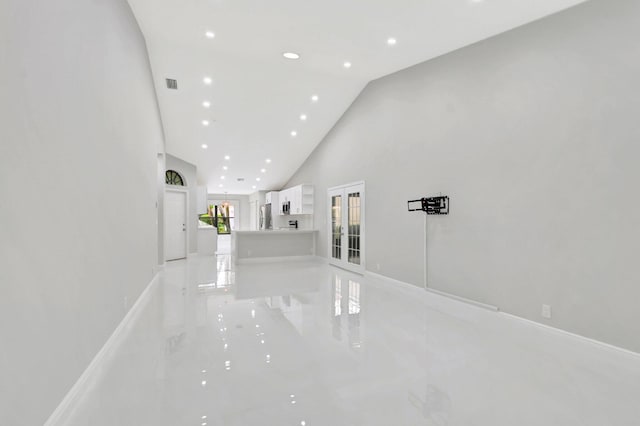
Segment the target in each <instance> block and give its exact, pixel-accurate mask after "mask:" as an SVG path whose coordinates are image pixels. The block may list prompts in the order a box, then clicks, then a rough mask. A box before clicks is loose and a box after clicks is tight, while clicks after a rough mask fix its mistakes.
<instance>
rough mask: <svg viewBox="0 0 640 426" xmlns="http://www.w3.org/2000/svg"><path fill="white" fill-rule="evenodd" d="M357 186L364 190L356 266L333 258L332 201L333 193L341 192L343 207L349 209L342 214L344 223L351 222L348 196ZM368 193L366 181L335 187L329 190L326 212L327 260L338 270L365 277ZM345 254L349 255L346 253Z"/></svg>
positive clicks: (361, 199) (361, 191) (362, 192)
mask: <svg viewBox="0 0 640 426" xmlns="http://www.w3.org/2000/svg"><path fill="white" fill-rule="evenodd" d="M355 186H362V189H361V190H360V203H361V206H360V264H359V265H356V264H353V263H349V262H348V261H346V260H343V259H340V260H336V259H334V258H333V256H332V254H333V253H332V239H333V229H332V223H331V220H332V217H331V215H332V210H331V208H332V205H331V203H332V201H331V197H332V195H331V193H332V192H336V191H339V192H341V197H342V198H341V200H342V206H344V205H345V203H346V205H347V209H343V210H344V211H343V212H342V213H341V214H342V215H343V216H342V220H343V221H347V222H348V220H349V217H348V214H349V213H348V202H349V201H348V195H347V191H348V190H349V189H350V188H352V187H355ZM366 192H367V186H366V183H365V181H364V180H361V181H357V182H352V183H348V184H345V185H339V186H334V187H331V188H328V189H327V207H328V211H327V212H326V214H328V217H327V216H325V217H327V240H328V241H327V242H328V244H327V259H328V263H329V264H330V265H333V266H336V267H338V268H341V269H344V270H345V271H349V272H354V273H356V274H359V275H364V273H365V272H366V270H367V261H366V252H367V250H366V235H367V221H366V216H367V214H366V210H367V196H366ZM343 223H344V222H343ZM346 229H347V232H348V227H347V228H346ZM345 241H347V242H348V235H347V238H345ZM342 248H343V249H346V250H348V249H349V248H348V247H344V246H343V247H342ZM345 253H347V252H346V251H345Z"/></svg>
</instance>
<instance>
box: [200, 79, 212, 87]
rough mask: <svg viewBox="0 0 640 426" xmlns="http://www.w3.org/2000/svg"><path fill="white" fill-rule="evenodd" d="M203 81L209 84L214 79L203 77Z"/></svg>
mask: <svg viewBox="0 0 640 426" xmlns="http://www.w3.org/2000/svg"><path fill="white" fill-rule="evenodd" d="M202 82H203V83H204V84H206V85H207V86H209V85H211V83H213V79H212V78H211V77H205V78H203V79H202Z"/></svg>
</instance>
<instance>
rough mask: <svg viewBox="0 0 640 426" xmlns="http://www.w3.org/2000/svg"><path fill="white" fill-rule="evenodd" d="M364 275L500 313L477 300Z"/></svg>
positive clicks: (379, 275) (370, 274)
mask: <svg viewBox="0 0 640 426" xmlns="http://www.w3.org/2000/svg"><path fill="white" fill-rule="evenodd" d="M364 275H365V276H370V277H372V278H377V279H380V280H384V281H389V282H391V283H394V284H397V285H400V286H402V287H403V288H404V289H405V290H407V289H411V290H412V291H415V290H419V291H420V292H424V291H426V292H428V293H433V294H437V295H438V296H442V297H446V298H448V299H453V300H457V301H458V302H463V303H467V304H469V305H473V306H477V307H479V308H482V309H486V310H488V311H493V312H498V311H499V309H498V307H497V306H493V305H489V304H487V303H482V302H477V301H475V300H471V299H467V298H465V297H461V296H456V295H455V294H450V293H446V292H444V291H440V290H434V289H432V288H426V289H425V288H424V287H420V286H417V285H413V284H409V283H407V282H404V281H400V280H396V279H395V278H391V277H387V276H386V275H381V274H376V273H375V272H371V271H366V272H365V274H364Z"/></svg>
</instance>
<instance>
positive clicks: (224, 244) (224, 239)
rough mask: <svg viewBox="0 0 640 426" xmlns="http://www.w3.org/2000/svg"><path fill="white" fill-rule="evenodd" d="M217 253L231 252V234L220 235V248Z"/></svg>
mask: <svg viewBox="0 0 640 426" xmlns="http://www.w3.org/2000/svg"><path fill="white" fill-rule="evenodd" d="M216 254H218V255H223V254H231V235H229V234H222V235H218V249H217V251H216Z"/></svg>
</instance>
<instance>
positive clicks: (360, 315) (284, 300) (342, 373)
mask: <svg viewBox="0 0 640 426" xmlns="http://www.w3.org/2000/svg"><path fill="white" fill-rule="evenodd" d="M639 401H640V357H636V356H633V355H631V354H625V353H622V352H618V351H614V350H610V349H608V348H605V347H602V346H599V345H595V344H592V343H589V342H585V341H582V340H579V339H575V338H573V337H570V336H566V335H562V334H560V333H555V332H551V331H548V330H545V329H542V328H540V327H537V326H535V325H531V324H528V323H525V322H522V321H519V320H515V319H513V318H510V317H507V316H505V315H502V314H500V313H495V312H490V311H486V310H483V309H480V308H476V307H473V306H470V305H466V304H463V303H460V302H456V301H453V300H450V299H446V298H442V297H440V296H436V295H431V294H427V293H425V292H422V291H420V290H417V289H416V290H412V289H403V288H399V287H398V286H397V285H395V284H392V283H387V282H385V281H381V280H376V279H371V278H363V277H361V276H357V275H351V274H349V273H347V272H344V271H341V270H339V269H335V268H333V267H330V266H326V265H322V264H317V263H291V264H286V265H283V264H278V265H274V264H270V265H269V264H267V265H242V266H241V267H237V268H236V267H235V266H234V265H232V263H231V261H230V258H229V256H228V255H222V256H218V257H217V258H214V257H197V258H191V259H189V260H186V261H177V262H172V263H170V264H168V265H167V267H166V269H165V271H164V272H163V273H162V276H161V279H160V282H159V283H158V285H156V286H155V287H154V288H153V290H152V294H151V297H150V298H149V300H148V303H147V304H146V306H145V308H144V310H143V311H142V314H141V315H140V317H139V319H138V320H137V321H136V323H135V324H134V325H133V327H131V329H130V331H129V334H128V335H127V337H126V339H125V341H124V342H123V343H122V345H121V347H119V348H118V350H116V351H115V353H114V354H113V356H111V357H110V359H109V362H108V365H106V366H105V368H104V369H103V371H102V372H101V374H100V375H99V377H96V378H95V383H94V384H93V386H92V388H91V390H90V391H89V392H87V393H85V394H84V396H83V397H82V399H81V400H80V401H79V403H78V405H77V406H76V407H75V409H74V410H73V414H72V415H71V417H70V418H69V420H68V422H67V424H69V425H78V426H87V425H92V426H103V425H109V426H115V425H118V426H125V425H127V426H128V425H132V426H133V425H135V426H145V425H161V426H164V425H166V426H189V425H196V426H207V425H209V426H213V425H225V426H251V425H278V426H280V425H291V426H315V425H323V426H338V425H367V426H370V425H384V426H395V425H459V426H474V425H487V426H488V425H492V426H495V425H505V426H525V425H531V426H534V425H535V426H540V425H562V426H572V425H581V426H584V425H593V426H603V425H629V426H631V425H638V424H640V403H639Z"/></svg>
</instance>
